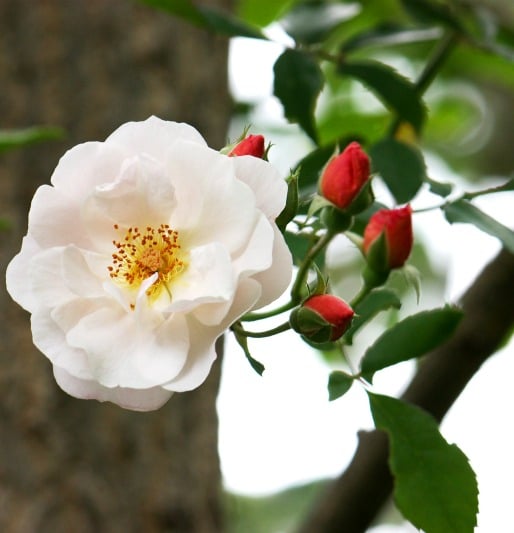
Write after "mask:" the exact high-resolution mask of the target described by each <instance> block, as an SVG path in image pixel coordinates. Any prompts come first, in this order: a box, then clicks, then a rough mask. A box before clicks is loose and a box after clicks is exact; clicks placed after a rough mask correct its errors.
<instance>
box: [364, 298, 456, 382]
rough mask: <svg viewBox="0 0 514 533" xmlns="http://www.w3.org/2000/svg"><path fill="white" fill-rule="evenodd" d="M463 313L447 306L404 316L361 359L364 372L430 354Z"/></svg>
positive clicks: (367, 373)
mask: <svg viewBox="0 0 514 533" xmlns="http://www.w3.org/2000/svg"><path fill="white" fill-rule="evenodd" d="M462 316H463V315H462V311H460V310H459V309H455V308H453V307H449V306H447V307H443V308H442V309H432V310H430V311H422V312H421V313H417V314H415V315H411V316H409V317H407V318H405V319H403V320H402V321H401V322H398V323H397V324H395V325H394V326H393V327H392V328H390V329H388V330H386V331H385V332H384V333H383V334H382V335H381V336H380V337H379V338H378V339H377V340H376V341H375V342H374V343H373V344H372V345H371V346H370V347H369V348H368V349H367V350H366V353H365V354H364V357H363V359H362V362H361V369H362V373H363V374H366V375H372V374H373V373H375V372H376V371H377V370H381V369H382V368H386V367H388V366H391V365H395V364H396V363H400V362H401V361H407V360H409V359H414V358H415V357H420V356H421V355H424V354H426V353H427V352H429V351H430V350H433V349H434V348H436V347H437V346H439V345H440V344H442V343H443V342H444V341H445V340H446V339H448V338H449V337H450V335H451V334H452V333H453V332H454V330H455V328H456V327H457V325H458V323H459V322H460V320H461V318H462Z"/></svg>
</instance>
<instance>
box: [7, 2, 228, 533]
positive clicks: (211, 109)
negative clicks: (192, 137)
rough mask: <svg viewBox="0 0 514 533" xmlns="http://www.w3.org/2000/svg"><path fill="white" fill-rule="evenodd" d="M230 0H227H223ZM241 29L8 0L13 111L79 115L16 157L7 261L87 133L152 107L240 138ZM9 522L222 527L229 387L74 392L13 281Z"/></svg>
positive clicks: (138, 10) (98, 133) (102, 5)
mask: <svg viewBox="0 0 514 533" xmlns="http://www.w3.org/2000/svg"><path fill="white" fill-rule="evenodd" d="M212 3H213V4H214V3H217V4H218V5H221V4H226V3H227V0H216V2H214V1H213V2H212ZM226 53H227V50H226V42H225V41H223V40H220V39H217V38H215V37H213V36H212V35H210V34H208V33H207V32H204V31H201V30H196V29H192V28H191V27H190V26H188V25H186V24H183V23H181V22H179V21H176V20H173V19H171V18H169V17H168V16H167V15H165V14H163V13H160V12H155V11H153V10H151V9H149V8H146V7H143V6H140V5H138V4H137V3H135V2H131V1H129V0H108V1H107V0H74V1H73V2H70V1H69V0H45V1H41V2H35V1H33V0H3V1H2V2H0V127H2V128H13V127H26V126H31V125H34V124H51V125H58V126H62V127H64V128H65V129H66V130H67V132H68V136H67V137H66V139H65V141H63V142H53V143H45V144H44V145H41V146H38V147H32V148H29V149H23V150H20V151H17V152H16V153H12V154H7V155H2V156H1V158H0V206H1V212H0V213H1V217H2V218H4V219H8V220H9V221H10V222H11V228H10V230H9V231H7V232H4V233H2V234H1V235H0V239H1V255H0V260H1V262H2V269H3V270H5V267H6V264H7V262H8V261H9V260H10V258H11V257H12V256H13V255H14V254H15V253H16V252H17V251H18V249H19V247H20V243H21V236H22V235H23V233H24V232H25V230H26V217H27V210H28V206H29V202H30V199H31V197H32V195H33V193H34V191H35V189H36V188H37V187H38V186H39V185H40V184H41V183H45V182H48V181H49V177H50V174H51V172H52V170H53V168H54V167H55V165H56V163H57V161H58V158H59V157H60V155H62V153H64V151H65V150H66V149H67V148H69V147H70V146H72V145H74V144H76V143H77V142H82V141H85V140H103V139H104V138H105V137H106V136H107V135H108V134H109V133H110V132H111V131H113V129H115V128H116V127H117V126H119V125H120V124H121V123H123V122H126V121H128V120H139V119H144V118H146V117H148V116H149V115H150V114H156V115H159V116H160V117H162V118H169V119H173V120H184V121H187V122H189V123H191V124H193V125H195V126H196V127H197V128H198V129H199V130H200V131H201V132H202V133H203V134H204V135H205V136H206V138H207V140H208V141H209V142H210V143H211V145H213V146H218V147H219V146H221V145H222V144H223V143H224V140H225V136H226V131H227V119H228V115H229V105H230V104H229V98H228V95H227V89H226ZM0 328H1V329H0V338H1V343H0V390H1V391H2V399H1V401H0V530H1V531H3V532H7V533H18V532H19V533H31V532H38V533H45V532H49V533H50V532H51V533H59V532H70V531H73V532H74V533H81V532H93V531H94V532H95V533H100V532H103V531H105V532H124V533H126V532H131V531H134V532H136V531H137V532H141V531H144V532H150V533H151V532H157V531H173V532H194V533H211V532H213V533H215V532H218V531H221V530H222V526H221V513H220V501H219V496H220V489H219V487H220V471H219V461H218V456H217V421H216V411H215V397H216V393H217V388H218V378H219V364H217V365H215V368H214V371H213V373H212V375H211V377H210V378H209V380H208V382H207V383H205V384H204V385H203V386H202V387H201V388H200V389H198V390H196V391H193V392H190V393H184V394H177V395H175V396H174V397H173V398H172V399H171V401H170V402H169V403H168V404H167V405H166V406H165V407H163V408H162V409H161V410H159V411H158V412H154V413H148V414H139V413H133V412H128V411H124V410H122V409H120V408H118V407H115V406H113V405H110V404H99V403H97V402H94V401H90V402H88V401H81V400H75V399H73V398H71V397H68V396H67V395H66V394H64V393H63V392H61V391H60V390H59V389H58V387H57V385H56V384H55V382H54V380H53V378H52V372H51V366H50V364H49V363H48V361H47V360H46V359H45V358H44V357H43V356H42V355H41V354H39V353H38V352H37V351H36V350H35V348H34V347H33V346H32V342H31V337H30V327H29V317H28V316H27V315H26V313H25V312H23V311H22V310H21V309H20V308H19V307H17V305H16V304H14V303H13V302H12V301H11V300H10V298H9V297H8V296H7V294H6V293H5V291H1V292H0Z"/></svg>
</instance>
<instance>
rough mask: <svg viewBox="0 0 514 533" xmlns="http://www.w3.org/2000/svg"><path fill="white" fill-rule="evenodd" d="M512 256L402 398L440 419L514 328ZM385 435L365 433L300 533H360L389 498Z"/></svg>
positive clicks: (503, 259)
mask: <svg viewBox="0 0 514 533" xmlns="http://www.w3.org/2000/svg"><path fill="white" fill-rule="evenodd" d="M513 302H514V255H512V254H510V253H508V252H506V251H502V252H501V253H500V254H499V255H498V256H497V257H496V258H495V259H494V260H493V261H492V262H491V263H490V264H489V265H487V267H486V268H485V269H484V270H483V271H482V273H481V274H480V275H479V277H478V278H477V279H476V280H475V282H474V283H473V285H472V286H471V287H470V288H469V289H468V291H467V292H466V293H465V295H464V297H463V298H462V302H461V304H462V308H463V310H464V313H465V314H464V318H463V320H462V322H461V323H460V325H459V327H458V329H457V331H456V332H455V334H454V335H453V337H452V338H451V339H450V340H449V341H448V342H447V343H445V344H444V345H442V346H440V347H439V348H438V349H436V350H434V351H433V352H432V353H431V354H429V355H428V356H427V357H425V359H424V360H423V362H422V363H421V364H420V368H419V370H418V372H417V374H416V375H415V376H414V378H413V380H412V381H411V383H410V385H409V387H408V388H407V390H406V391H405V393H404V394H403V396H402V398H403V399H404V400H407V401H409V402H411V403H413V404H416V405H418V406H420V407H422V408H424V409H426V410H427V411H428V412H430V413H431V414H432V415H433V416H434V417H435V418H436V419H437V420H439V421H440V420H442V418H443V417H444V415H445V414H446V413H447V412H448V410H449V409H450V407H451V406H452V404H453V403H454V402H455V400H456V399H457V398H458V396H459V394H460V393H461V392H462V390H463V389H464V387H465V386H466V384H467V383H468V382H469V380H470V379H471V378H472V377H473V375H474V374H475V373H476V372H477V371H478V369H479V368H480V366H481V365H482V363H484V361H486V359H488V357H490V356H491V355H492V354H494V353H495V352H496V351H497V350H498V349H499V348H500V347H501V346H502V343H503V342H504V341H505V339H506V338H507V337H508V335H509V334H510V333H511V332H512V329H513V327H514V304H513ZM387 455H388V442H387V438H386V436H385V434H384V433H381V432H378V431H371V432H361V433H360V434H359V445H358V448H357V451H356V452H355V455H354V457H353V460H352V462H351V463H350V465H349V467H348V468H347V470H346V471H345V472H344V473H343V474H342V475H341V476H340V477H339V478H337V479H336V480H335V481H334V482H332V483H331V484H330V485H329V487H328V488H327V490H326V492H325V493H324V494H322V495H321V498H320V500H319V501H318V502H317V503H316V504H315V506H314V507H313V509H312V510H311V512H310V514H309V515H308V516H307V518H306V520H305V521H304V523H303V524H302V525H301V527H300V528H299V530H298V533H310V532H312V531H316V532H318V533H336V532H337V533H339V532H341V531H344V532H345V533H361V532H364V531H366V528H367V527H368V526H370V524H371V523H372V522H373V520H374V519H375V517H376V515H377V513H378V512H379V511H380V509H381V508H382V506H383V505H384V503H385V502H386V501H387V499H388V498H389V496H390V494H391V491H392V487H393V480H392V477H391V474H390V472H389V469H388V466H387Z"/></svg>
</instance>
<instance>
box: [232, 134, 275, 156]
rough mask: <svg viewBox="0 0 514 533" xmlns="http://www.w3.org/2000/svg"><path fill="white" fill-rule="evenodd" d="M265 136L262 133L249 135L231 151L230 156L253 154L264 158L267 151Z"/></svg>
mask: <svg viewBox="0 0 514 533" xmlns="http://www.w3.org/2000/svg"><path fill="white" fill-rule="evenodd" d="M265 151H266V150H265V147H264V137H263V136H262V135H248V137H245V138H244V139H243V140H242V141H239V142H238V143H237V144H236V145H235V146H234V148H232V150H231V151H230V152H229V154H228V155H229V156H237V155H253V156H254V157H258V158H259V159H262V158H263V157H264V153H265Z"/></svg>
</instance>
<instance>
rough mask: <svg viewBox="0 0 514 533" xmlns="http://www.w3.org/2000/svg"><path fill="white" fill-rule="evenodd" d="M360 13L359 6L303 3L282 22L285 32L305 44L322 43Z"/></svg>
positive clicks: (353, 4)
mask: <svg viewBox="0 0 514 533" xmlns="http://www.w3.org/2000/svg"><path fill="white" fill-rule="evenodd" d="M359 12H360V8H359V6H358V5H357V4H355V3H352V4H346V5H345V4H335V3H318V4H308V3H303V4H300V5H298V6H296V7H295V8H294V9H293V10H292V11H290V12H289V13H288V14H287V16H286V17H284V18H283V19H282V20H281V24H282V26H283V28H284V30H285V31H286V32H287V33H288V34H289V35H290V36H291V37H292V38H293V39H294V40H295V41H296V42H299V43H304V44H315V43H320V42H322V41H323V40H324V39H325V38H326V37H328V35H329V34H330V32H331V31H332V30H334V29H335V28H337V27H338V26H339V25H340V24H341V23H343V22H345V21H347V20H349V19H351V18H353V17H355V16H356V15H358V14H359Z"/></svg>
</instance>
